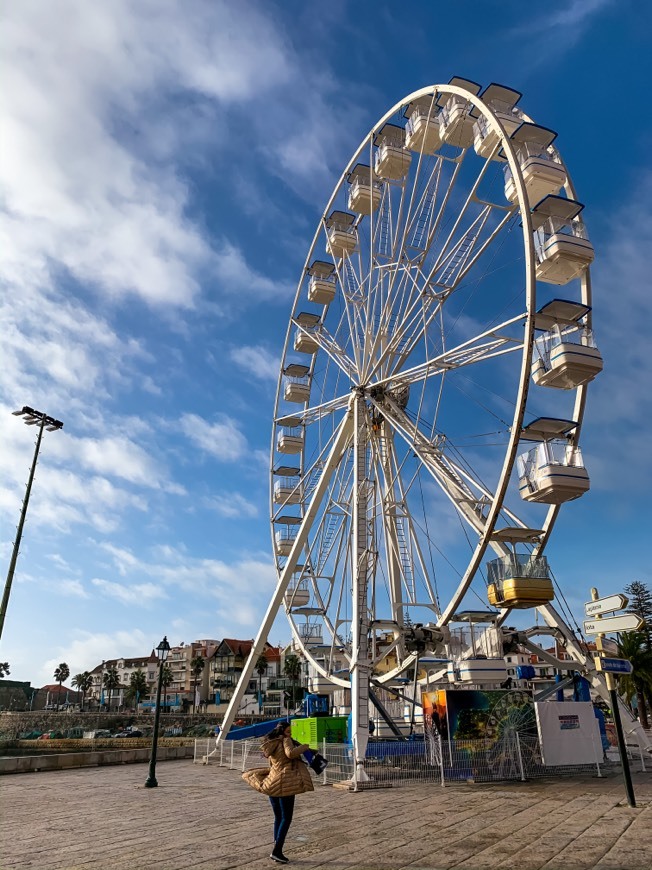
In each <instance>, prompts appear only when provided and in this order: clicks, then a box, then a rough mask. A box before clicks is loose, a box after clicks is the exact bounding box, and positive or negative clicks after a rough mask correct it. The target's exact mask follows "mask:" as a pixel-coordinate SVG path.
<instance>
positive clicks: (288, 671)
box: [283, 653, 301, 706]
mask: <svg viewBox="0 0 652 870" xmlns="http://www.w3.org/2000/svg"><path fill="white" fill-rule="evenodd" d="M283 673H284V674H285V676H286V677H287V678H288V679H289V680H291V682H292V704H293V705H294V706H296V703H297V695H298V691H297V684H298V682H299V680H300V679H301V659H300V658H299V656H297V655H295V654H294V653H290V654H289V655H287V656H285V662H284V664H283Z"/></svg>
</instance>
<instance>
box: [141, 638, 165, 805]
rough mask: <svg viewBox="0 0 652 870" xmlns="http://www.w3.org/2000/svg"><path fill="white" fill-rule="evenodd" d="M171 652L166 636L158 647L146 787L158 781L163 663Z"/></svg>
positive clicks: (153, 785) (154, 786) (154, 784)
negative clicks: (152, 727)
mask: <svg viewBox="0 0 652 870" xmlns="http://www.w3.org/2000/svg"><path fill="white" fill-rule="evenodd" d="M169 652H170V644H169V643H168V639H167V637H164V638H163V640H162V641H161V642H160V644H159V645H158V646H157V647H156V658H157V659H158V683H157V685H156V709H155V711H154V734H153V735H152V753H151V755H150V759H149V773H148V776H147V779H146V780H145V788H156V786H157V785H158V781H157V779H156V748H157V746H158V723H159V719H160V718H161V688H162V686H163V665H164V664H165V660H166V658H167V657H168V653H169Z"/></svg>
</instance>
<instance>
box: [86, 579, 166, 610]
mask: <svg viewBox="0 0 652 870" xmlns="http://www.w3.org/2000/svg"><path fill="white" fill-rule="evenodd" d="M91 583H92V584H93V586H95V588H96V589H99V590H100V592H103V593H104V594H105V595H108V596H109V597H110V598H115V599H116V600H118V601H120V602H122V603H123V604H141V605H143V606H147V605H148V604H150V603H151V602H152V601H154V600H155V599H158V598H167V593H166V592H165V590H164V589H162V588H161V587H160V586H157V585H155V584H154V583H136V584H134V585H131V584H129V585H123V584H122V583H115V582H114V581H111V580H102V579H101V578H99V577H95V578H94V579H93V580H91Z"/></svg>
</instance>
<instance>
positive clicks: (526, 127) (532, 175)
mask: <svg viewBox="0 0 652 870" xmlns="http://www.w3.org/2000/svg"><path fill="white" fill-rule="evenodd" d="M510 138H511V140H512V143H513V145H514V149H515V151H516V157H517V159H518V162H519V165H520V167H521V173H522V175H523V181H524V182H525V189H526V191H527V198H528V204H529V206H530V208H532V207H533V206H535V205H536V204H537V203H538V202H540V201H541V200H542V199H543V198H544V197H546V196H548V195H550V194H557V193H559V191H560V190H561V189H562V187H563V186H564V185H565V184H566V170H565V169H564V167H563V165H562V163H561V162H560V160H559V156H558V154H557V152H556V151H555V149H554V148H551V145H552V143H553V142H554V141H555V139H556V138H557V134H556V133H555V132H554V131H553V130H548V129H547V127H539V126H537V125H536V124H529V123H523V124H521V125H520V126H519V127H517V128H516V130H515V131H514V132H513V133H512V135H511V137H510ZM505 196H506V197H507V199H508V200H509V201H510V202H513V203H515V202H516V200H517V198H518V196H517V192H516V185H515V184H514V179H513V177H512V170H511V169H510V168H509V166H508V165H506V166H505Z"/></svg>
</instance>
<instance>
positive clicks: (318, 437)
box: [218, 77, 647, 782]
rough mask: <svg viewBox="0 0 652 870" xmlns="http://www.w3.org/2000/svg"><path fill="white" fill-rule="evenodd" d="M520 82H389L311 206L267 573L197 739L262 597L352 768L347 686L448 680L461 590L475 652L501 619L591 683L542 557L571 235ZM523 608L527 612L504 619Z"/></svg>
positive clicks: (579, 411) (266, 626)
mask: <svg viewBox="0 0 652 870" xmlns="http://www.w3.org/2000/svg"><path fill="white" fill-rule="evenodd" d="M521 96H522V95H521V94H520V93H518V92H517V91H515V90H513V89H511V88H508V87H505V86H503V85H499V84H495V83H493V84H490V85H488V86H487V87H486V88H484V89H482V88H481V86H480V85H478V84H476V83H474V82H471V81H468V80H465V79H461V78H458V77H454V78H453V79H451V81H450V82H448V83H447V84H442V85H432V86H429V87H426V88H422V89H421V90H419V91H416V92H414V93H412V94H410V95H409V96H407V97H406V98H405V99H404V100H402V101H401V102H400V103H397V104H396V105H395V106H393V107H392V108H391V109H390V110H389V111H388V112H387V113H386V115H385V116H384V117H383V118H381V119H380V120H379V121H378V123H377V124H376V125H375V126H374V127H373V129H372V130H371V131H370V132H369V134H368V135H367V136H365V138H364V139H363V141H362V143H361V144H360V146H359V147H358V149H357V150H356V151H355V153H354V154H353V156H352V158H351V160H350V161H349V163H348V165H347V166H346V168H345V169H344V171H343V173H342V175H341V177H340V179H339V181H338V182H337V184H336V186H335V189H334V191H333V193H332V195H331V197H330V199H329V201H328V203H327V205H326V208H325V210H324V212H323V215H322V218H321V220H320V222H319V225H318V227H317V230H316V233H315V236H314V239H313V242H312V244H311V246H310V250H309V251H308V255H307V257H306V260H305V264H304V268H303V272H302V275H301V279H300V281H299V285H298V288H297V292H296V296H295V299H294V302H293V304H292V309H291V313H290V318H289V323H288V329H287V333H286V338H285V345H284V350H283V356H282V363H281V371H280V373H279V380H278V387H277V394H276V402H275V410H274V420H273V425H272V443H271V450H270V480H271V486H270V525H271V533H272V547H273V553H274V558H275V562H276V569H277V577H278V581H277V585H276V589H275V591H274V594H273V596H272V599H271V601H270V603H269V607H268V609H267V612H266V614H265V617H264V620H263V623H262V625H261V627H260V630H259V632H258V636H257V638H256V641H255V643H254V645H253V648H252V650H251V654H250V656H249V659H248V661H247V665H246V667H245V669H244V671H243V673H242V676H241V679H240V681H239V683H238V686H237V688H236V691H235V693H234V695H233V698H232V699H231V702H230V704H229V707H228V710H227V713H226V716H225V719H224V723H223V728H222V732H221V734H220V737H219V738H218V739H219V740H222V739H224V738H225V737H226V733H228V730H229V729H230V727H231V725H232V723H233V720H234V718H235V716H236V715H237V710H238V707H239V704H240V703H241V700H242V697H243V695H244V691H245V688H246V686H247V684H248V681H249V679H250V678H251V675H252V673H253V668H254V665H255V662H256V661H257V658H258V656H259V655H260V654H261V653H262V651H263V647H264V643H265V641H266V640H267V637H268V634H269V632H270V630H271V627H272V624H273V622H274V619H275V618H276V616H277V615H278V614H279V613H280V612H282V611H284V612H285V614H286V616H287V618H288V620H289V623H290V627H291V630H292V636H293V643H294V646H295V649H296V651H297V652H299V653H300V654H301V655H302V656H303V657H304V658H305V659H306V660H307V661H308V662H309V666H310V668H311V669H312V671H313V672H314V674H316V676H317V679H318V680H320V681H321V682H323V683H324V684H325V685H327V686H328V685H332V686H334V687H336V688H339V689H349V690H350V692H351V704H350V708H351V714H352V740H353V752H354V755H355V771H356V772H355V774H354V781H355V782H362V781H364V779H365V776H366V774H365V772H364V760H365V753H366V747H367V741H368V735H369V699H370V687H374V691H375V687H385V688H388V689H389V688H391V687H392V686H396V685H397V684H403V683H405V682H412V684H413V692H414V693H416V685H417V682H418V679H419V672H420V669H419V661H420V659H421V658H423V657H424V656H425V655H433V654H434V655H435V656H438V657H440V658H446V659H448V660H450V661H451V662H453V666H454V667H459V666H460V665H461V663H464V662H465V663H466V664H464V666H463V670H464V673H465V675H466V678H465V679H464V680H461V683H462V684H463V685H466V686H469V685H472V683H471V682H470V680H471V679H472V677H473V673H474V670H473V664H472V659H473V656H474V655H475V651H474V649H470V650H468V649H464V648H463V645H461V644H459V643H458V644H457V646H456V639H455V637H454V636H453V635H452V633H451V626H453V625H454V624H455V621H456V618H457V617H458V616H459V614H460V612H461V611H463V610H464V608H469V607H471V606H475V608H476V610H477V604H476V603H475V600H474V599H476V600H477V599H479V600H481V601H482V602H483V605H484V606H485V607H486V602H487V601H488V602H489V603H490V604H491V605H492V607H494V608H495V611H496V612H497V614H498V616H497V617H496V618H495V619H494V620H493V622H492V624H490V625H489V626H488V627H487V628H486V629H485V630H484V632H483V635H482V637H483V641H482V642H483V644H484V646H485V649H483V651H482V655H484V656H487V655H488V656H489V657H490V658H493V659H494V660H495V661H496V662H498V661H499V660H500V659H502V657H503V655H504V644H505V643H506V642H507V639H508V638H511V639H512V641H513V639H514V636H515V635H514V633H515V632H516V635H517V636H518V637H519V638H520V639H521V640H520V641H519V642H521V643H522V644H523V645H524V646H525V648H526V649H529V650H530V651H532V652H534V651H536V654H537V656H539V657H540V658H541V660H542V661H549V660H550V659H551V656H550V654H549V653H546V651H545V649H543V648H542V647H540V646H538V645H536V644H535V643H534V641H533V637H535V636H536V635H537V633H538V634H541V635H547V636H553V637H554V638H555V641H556V644H557V646H558V647H562V648H563V650H564V652H565V654H566V655H567V656H568V657H569V658H570V663H569V661H564V662H563V663H562V664H563V665H564V666H565V667H564V669H565V670H572V669H575V670H577V672H579V673H581V674H583V675H585V676H587V677H588V678H589V679H590V681H591V683H592V684H593V686H594V688H595V689H596V691H599V692H600V694H603V695H604V692H606V687H605V685H604V681H603V678H602V677H601V676H600V675H599V674H597V672H596V671H595V668H594V662H593V658H592V656H591V655H590V654H589V653H588V648H587V646H586V643H585V642H584V641H583V640H582V639H581V638H579V637H578V636H577V635H576V634H575V632H574V631H573V629H572V628H571V627H570V623H571V622H572V617H571V616H570V615H569V616H568V618H564V617H563V616H562V614H561V612H560V611H561V610H563V609H564V607H565V601H564V598H563V591H562V590H561V589H560V588H559V586H558V584H557V583H556V580H555V577H554V575H553V573H552V570H551V568H550V565H549V564H548V560H547V558H546V556H545V555H544V551H545V549H546V547H547V545H548V542H549V539H550V535H551V533H552V531H553V527H554V526H555V523H556V522H558V521H559V517H560V515H561V514H560V512H561V509H562V507H563V505H564V504H566V503H567V502H570V501H573V500H575V499H577V498H580V497H582V496H583V495H585V494H586V493H587V492H588V491H589V489H590V479H589V474H588V471H587V469H586V467H585V466H584V462H583V458H582V453H581V449H580V446H579V438H580V433H581V428H582V419H583V415H584V408H585V403H586V395H587V388H588V385H589V384H590V382H591V381H592V380H593V379H594V378H595V377H596V376H598V375H599V373H600V371H601V370H602V357H601V355H600V351H599V349H598V347H597V345H596V342H595V338H594V334H593V328H592V312H591V282H590V264H591V262H592V261H593V257H594V251H593V246H592V244H591V241H590V239H589V237H588V233H587V230H586V227H585V224H584V222H583V220H582V216H581V215H582V210H583V205H582V204H581V203H580V202H578V199H577V196H576V193H575V189H574V188H573V185H572V182H571V180H570V175H569V172H568V169H567V167H566V165H565V164H564V161H563V159H562V156H561V154H560V152H559V150H558V149H557V147H556V145H555V140H556V133H554V132H553V131H551V130H549V129H548V128H546V127H543V126H541V125H539V124H537V123H535V122H534V121H533V120H532V119H531V118H530V117H529V116H528V115H526V114H525V112H524V111H523V110H522V109H521V108H520V105H519V103H520V99H521ZM559 288H563V290H562V289H559ZM539 397H541V400H542V401H538V398H539ZM542 404H543V405H544V407H548V408H550V407H556V408H558V409H559V410H558V412H557V416H550V417H541V416H537V415H536V414H535V413H534V412H533V411H532V410H531V409H532V408H535V407H537V406H540V405H542ZM489 554H491V558H488V556H489ZM553 602H554V606H553ZM528 610H536V611H538V612H539V614H540V615H541V616H542V618H543V621H544V623H545V626H544V627H543V628H539V629H538V631H537V627H536V626H534V627H532V628H528V629H511V628H510V629H506V628H504V626H505V625H506V620H508V619H509V621H510V622H512V621H514V622H518V621H519V618H520V621H521V622H522V621H523V617H524V613H525V611H528ZM519 614H520V617H519ZM546 657H547V658H546ZM552 659H554V660H555V661H558V660H556V659H555V657H554V656H552ZM488 667H489V670H490V669H491V667H490V666H488ZM476 670H477V671H478V673H480V671H481V670H482V669H481V668H479V667H476ZM627 718H628V719H630V720H631V715H628V717H627ZM636 728H637V726H636V725H635V724H634V723H633V722H632V723H631V726H630V730H636ZM641 739H643V738H641ZM645 745H647V740H645Z"/></svg>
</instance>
